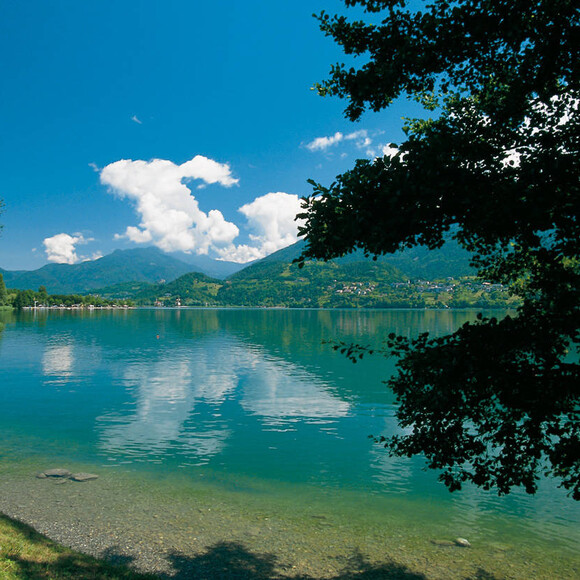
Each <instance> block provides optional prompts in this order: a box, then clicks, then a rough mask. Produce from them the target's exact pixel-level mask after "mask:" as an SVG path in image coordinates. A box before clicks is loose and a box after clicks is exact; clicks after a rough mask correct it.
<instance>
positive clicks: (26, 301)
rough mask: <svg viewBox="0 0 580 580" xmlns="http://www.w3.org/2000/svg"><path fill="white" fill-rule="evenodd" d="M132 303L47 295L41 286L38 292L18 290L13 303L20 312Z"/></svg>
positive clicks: (76, 295)
mask: <svg viewBox="0 0 580 580" xmlns="http://www.w3.org/2000/svg"><path fill="white" fill-rule="evenodd" d="M130 303H131V302H130V301H126V300H125V301H119V300H107V299H105V298H102V297H100V296H93V295H88V296H81V295H79V294H47V292H46V288H44V289H43V287H42V286H41V287H40V289H39V291H38V292H34V291H33V290H17V291H16V294H15V295H14V299H13V301H12V306H13V308H16V309H17V310H20V309H22V308H31V307H35V306H36V307H39V308H41V307H43V308H47V307H52V306H62V307H72V306H77V307H78V306H82V307H86V306H89V305H92V306H97V307H102V306H112V305H114V304H115V305H123V304H128V305H129V304H130Z"/></svg>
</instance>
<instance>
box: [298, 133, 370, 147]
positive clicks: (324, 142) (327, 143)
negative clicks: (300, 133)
mask: <svg viewBox="0 0 580 580" xmlns="http://www.w3.org/2000/svg"><path fill="white" fill-rule="evenodd" d="M343 141H354V143H355V145H356V147H357V148H358V149H364V148H365V147H370V145H371V144H372V139H371V138H370V137H369V134H368V131H367V130H366V129H361V130H360V131H354V132H353V133H348V134H346V135H344V134H343V133H341V132H340V131H337V132H336V133H335V134H334V135H331V136H330V137H317V138H316V139H314V140H313V141H311V142H310V143H307V144H306V149H308V150H309V151H326V150H327V149H329V148H330V147H333V146H334V145H338V144H339V143H341V142H343Z"/></svg>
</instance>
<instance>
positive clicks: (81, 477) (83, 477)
mask: <svg viewBox="0 0 580 580" xmlns="http://www.w3.org/2000/svg"><path fill="white" fill-rule="evenodd" d="M98 478H99V476H98V475H95V474H94V473H73V474H72V475H71V476H70V479H72V480H73V481H91V480H93V479H98Z"/></svg>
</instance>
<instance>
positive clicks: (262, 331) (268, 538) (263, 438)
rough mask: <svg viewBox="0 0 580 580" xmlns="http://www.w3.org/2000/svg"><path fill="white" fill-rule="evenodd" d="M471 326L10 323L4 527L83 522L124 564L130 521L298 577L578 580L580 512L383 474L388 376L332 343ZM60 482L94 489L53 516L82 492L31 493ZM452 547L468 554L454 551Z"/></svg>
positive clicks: (66, 318)
mask: <svg viewBox="0 0 580 580" xmlns="http://www.w3.org/2000/svg"><path fill="white" fill-rule="evenodd" d="M474 316H475V313H473V312H461V311H317V310H306V311H298V310H296V311H294V310H235V309H231V310H230V309H224V310H211V309H208V310H203V309H200V310H198V309H195V310H194V309H176V310H170V309H151V310H146V309H144V310H126V311H91V312H74V311H50V312H48V311H42V310H40V311H37V312H32V311H25V312H22V313H19V314H16V313H6V312H0V325H1V324H3V330H2V331H0V429H1V433H2V440H1V442H0V459H1V461H2V466H1V470H0V475H1V480H2V481H1V483H2V488H1V489H0V492H1V493H2V495H3V498H4V499H3V500H2V497H0V502H2V501H3V503H1V504H0V509H2V510H3V511H5V512H8V511H10V512H11V513H12V514H14V515H18V516H19V517H22V519H25V520H30V521H31V522H33V523H34V522H40V528H42V521H43V520H42V514H41V513H40V511H41V509H45V510H47V511H50V510H52V511H51V512H50V518H51V520H52V525H53V526H54V525H56V524H58V522H56V523H55V521H54V520H55V518H57V519H58V518H59V517H62V518H68V520H69V521H70V519H71V518H72V517H73V516H74V518H76V520H75V521H77V520H78V525H79V526H80V525H81V524H82V523H83V521H85V520H87V521H88V520H89V519H90V521H91V525H92V526H94V529H95V530H97V528H99V526H100V527H101V528H102V529H105V528H106V529H107V530H108V531H109V532H108V533H110V536H111V538H112V540H111V541H112V543H113V544H115V545H118V543H119V541H120V539H119V538H121V537H124V538H125V540H126V543H127V544H130V542H129V541H128V540H127V538H128V537H129V536H130V534H131V532H130V531H128V528H127V527H126V526H127V521H128V520H129V519H130V518H135V519H136V520H137V521H138V526H139V527H140V537H141V538H145V539H147V540H148V541H149V543H152V542H153V543H155V545H157V547H158V551H160V552H163V550H166V549H169V548H170V549H171V550H177V551H179V552H180V553H188V554H192V555H193V554H199V553H201V552H203V551H204V550H205V551H207V550H208V549H209V548H211V546H212V545H213V546H215V545H217V544H219V543H220V542H238V543H239V544H240V545H241V544H243V545H244V546H246V547H247V548H248V550H250V551H252V550H254V551H257V552H260V553H266V552H268V553H270V552H271V553H273V554H275V555H276V557H277V558H278V559H279V562H281V564H280V566H282V568H281V569H283V570H286V572H285V573H286V574H287V575H288V576H292V574H293V573H294V572H296V573H297V572H300V573H302V574H309V575H312V576H313V577H332V574H338V571H339V570H342V569H344V566H345V565H346V564H345V562H347V560H348V558H351V560H348V561H349V562H351V564H352V554H359V555H361V554H362V556H361V557H364V558H363V559H364V560H365V562H367V563H372V565H374V566H380V565H381V562H384V561H385V559H388V560H389V561H395V562H397V563H399V564H401V565H404V566H405V567H406V569H407V570H409V571H410V573H417V574H424V575H425V576H424V577H428V578H430V577H433V578H438V577H447V578H450V577H461V578H466V577H471V576H469V574H475V573H476V572H477V570H480V571H482V570H483V571H484V572H485V573H487V574H488V576H480V577H486V578H487V577H494V578H496V577H497V578H503V577H510V578H511V577H514V578H531V577H535V578H568V577H569V578H573V577H576V576H577V574H578V573H579V569H580V568H579V561H578V556H577V550H578V546H579V545H580V534H579V529H580V510H579V507H578V505H577V503H575V502H573V501H572V500H571V499H570V498H568V497H567V496H566V494H565V493H564V492H562V490H560V489H558V488H557V487H556V485H555V484H554V483H551V482H544V483H543V484H542V485H541V487H540V490H539V493H538V494H537V495H536V496H534V497H530V496H527V495H526V494H524V493H520V492H516V493H513V494H510V495H509V496H507V497H502V498H498V497H497V496H496V495H494V494H492V493H487V492H482V491H480V490H477V489H474V488H466V489H464V490H462V491H461V492H457V493H454V494H450V493H449V492H448V491H447V490H446V489H445V488H444V487H443V486H442V485H440V484H438V483H437V476H436V473H434V472H431V471H425V470H424V464H423V462H422V460H421V459H420V458H416V459H412V460H406V459H405V460H404V459H399V458H390V457H389V456H388V455H387V454H386V452H385V451H384V450H383V449H382V448H381V447H380V446H377V445H375V444H373V443H372V441H370V440H369V438H368V435H369V434H373V435H381V434H385V435H386V434H392V433H394V432H396V431H397V425H396V421H395V419H394V413H395V404H394V400H393V397H392V395H391V394H390V393H389V392H388V391H387V390H386V388H385V386H384V385H383V383H382V381H383V380H384V379H385V378H386V377H388V376H389V374H390V373H392V372H393V368H394V367H393V363H392V362H391V361H389V360H386V359H384V358H381V357H369V358H367V359H365V360H363V361H362V362H361V363H359V364H356V365H353V364H352V363H350V362H348V361H347V360H346V359H345V358H344V357H343V356H341V355H340V354H338V353H336V352H334V351H333V350H332V348H331V347H330V346H329V345H328V344H325V342H324V341H327V340H330V339H338V340H345V341H356V342H359V343H362V344H374V345H377V344H379V343H380V341H381V339H382V337H386V335H387V334H388V333H390V332H397V333H401V334H406V335H414V334H417V333H418V332H423V331H430V332H432V333H444V332H450V331H452V330H454V329H456V328H457V327H458V326H459V325H460V324H462V323H463V322H465V321H466V320H469V319H473V318H474ZM67 466H70V467H72V468H74V469H77V470H82V471H91V472H94V473H97V474H99V477H100V479H99V480H96V481H94V482H90V483H87V484H78V485H79V486H80V487H75V488H74V493H73V492H70V491H69V492H67V493H72V495H68V496H63V497H60V496H58V497H57V495H55V494H61V493H64V492H63V491H61V489H64V488H66V489H68V490H72V489H73V487H72V486H74V485H77V484H72V483H71V484H70V485H69V484H67V485H66V486H64V485H63V486H60V487H58V486H54V485H52V484H50V483H47V482H45V481H41V480H38V479H35V478H34V473H35V472H36V471H41V470H43V469H47V468H50V467H67ZM83 486H84V487H83ZM89 486H91V487H89ZM79 490H80V491H79ZM87 490H90V492H89V491H87ZM65 498H66V499H65ZM56 504H58V505H59V509H58V510H57V511H56V514H57V515H55V510H54V509H53V508H54V505H56ZM194 505H195V506H196V509H195V510H193V508H192V506H194ZM7 506H8V507H7ZM51 506H52V507H51ZM8 508H9V509H8ZM212 509H213V511H211V510H212ZM67 510H68V512H67ZM123 510H125V511H123ZM210 512H211V513H210ZM119 514H124V515H123V517H121V516H120V515H119ZM64 525H65V523H64V522H63V526H64ZM47 529H48V528H47ZM63 529H64V528H63ZM99 529H100V528H99ZM132 529H133V530H134V528H132ZM160 530H162V531H160ZM63 533H64V532H63ZM456 537H465V538H468V539H469V541H470V542H471V543H472V548H470V549H463V548H456V547H450V546H447V545H446V544H445V542H447V541H452V540H454V539H455V538H456ZM160 538H161V539H160ZM136 541H137V540H135V542H136ZM115 542H116V543H115ZM69 543H71V544H74V542H72V541H71V542H69ZM168 546H169V548H168ZM126 548H127V549H128V550H130V549H131V548H132V546H131V545H128V546H127V547H126ZM143 549H145V548H143ZM135 558H136V561H137V562H138V559H137V556H135ZM351 564H349V565H351ZM352 565H354V564H352ZM365 565H366V564H365ZM368 565H370V564H368ZM284 566H285V568H284ZM341 566H342V568H341ZM293 571H294V572H293ZM278 573H281V572H280V571H278ZM385 577H388V576H386V575H385ZM402 577H403V576H402ZM409 577H411V576H409ZM474 577H475V576H474Z"/></svg>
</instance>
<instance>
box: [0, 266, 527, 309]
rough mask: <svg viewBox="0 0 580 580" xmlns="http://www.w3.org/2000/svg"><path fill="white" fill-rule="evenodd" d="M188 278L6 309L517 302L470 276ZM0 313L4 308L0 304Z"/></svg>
mask: <svg viewBox="0 0 580 580" xmlns="http://www.w3.org/2000/svg"><path fill="white" fill-rule="evenodd" d="M204 278H205V277H204V275H203V274H195V273H194V274H188V275H186V276H183V277H181V278H179V279H178V280H175V281H173V282H170V283H167V284H165V283H164V284H157V285H153V284H144V283H137V282H135V283H127V284H122V285H118V286H117V287H111V288H104V289H102V290H100V291H97V292H94V293H90V294H52V295H51V294H48V293H47V292H46V289H44V288H43V287H41V288H40V289H39V290H38V291H37V292H35V291H33V290H15V289H9V290H8V292H7V299H6V302H7V304H6V305H5V307H8V308H10V307H13V308H15V309H17V310H20V309H35V310H39V309H42V310H111V309H127V308H134V307H138V306H145V307H159V308H162V307H183V306H187V307H202V308H211V307H218V308H219V307H222V308H223V307H255V308H325V309H328V308H330V309H339V308H342V309H344V308H353V309H396V308H406V309H407V308H411V309H465V308H480V309H484V310H487V309H514V308H517V307H518V306H519V304H520V299H519V298H518V297H517V296H514V295H513V294H512V293H510V292H509V290H508V289H507V288H505V287H503V286H502V285H500V284H490V283H488V282H485V281H481V280H478V279H476V278H475V277H470V276H465V277H461V278H446V279H440V280H431V281H428V280H407V281H401V282H387V281H380V280H379V281H370V280H360V279H358V280H357V279H355V280H337V279H331V280H323V281H315V280H308V279H301V280H300V279H299V280H292V279H285V280H283V281H281V282H280V281H278V280H276V279H274V280H269V281H267V280H263V279H262V280H260V279H244V280H241V281H238V282H237V283H235V282H231V281H222V282H221V283H220V284H217V283H216V282H215V281H211V279H209V280H210V281H208V280H204ZM0 308H3V306H1V305H0Z"/></svg>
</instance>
